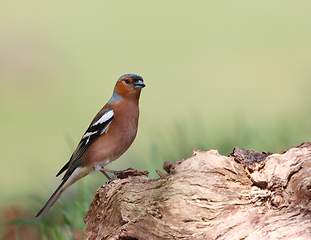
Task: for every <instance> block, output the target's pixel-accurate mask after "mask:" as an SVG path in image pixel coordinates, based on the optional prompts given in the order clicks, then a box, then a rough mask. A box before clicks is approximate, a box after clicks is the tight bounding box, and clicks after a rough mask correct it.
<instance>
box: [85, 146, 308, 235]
mask: <svg viewBox="0 0 311 240" xmlns="http://www.w3.org/2000/svg"><path fill="white" fill-rule="evenodd" d="M164 170H166V172H167V174H163V173H161V172H160V171H158V173H159V175H160V178H159V179H149V178H147V177H145V176H129V177H127V178H124V179H117V180H114V181H112V182H111V183H109V184H108V185H104V186H102V187H100V188H99V189H98V190H97V192H96V195H95V197H94V199H93V201H92V203H91V205H90V208H89V210H88V212H87V213H86V216H85V218H84V222H85V224H86V233H85V238H86V239H89V240H91V239H123V240H124V239H139V240H145V239H148V240H153V239H155V240H156V239H230V240H232V239H233V240H234V239H247V240H250V239H263V240H265V239H311V212H310V211H311V204H310V199H311V143H303V144H301V145H299V146H295V147H292V148H290V149H289V150H287V151H285V152H283V153H282V154H271V153H264V152H254V151H251V150H250V151H247V150H244V149H240V148H235V149H234V150H233V152H232V153H231V154H230V155H229V156H222V155H220V154H219V153H218V152H217V151H216V150H210V151H207V152H202V151H199V150H194V152H193V155H192V156H191V157H190V158H188V159H180V160H176V161H175V162H173V163H169V162H165V164H164Z"/></svg>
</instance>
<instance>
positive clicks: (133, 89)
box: [109, 74, 146, 102]
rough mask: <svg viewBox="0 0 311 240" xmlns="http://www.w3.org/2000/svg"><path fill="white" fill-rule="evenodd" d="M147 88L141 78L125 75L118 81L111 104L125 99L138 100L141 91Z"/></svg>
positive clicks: (134, 75)
mask: <svg viewBox="0 0 311 240" xmlns="http://www.w3.org/2000/svg"><path fill="white" fill-rule="evenodd" d="M145 86H146V85H145V84H144V80H143V78H142V77H141V76H138V75H136V74H125V75H123V76H121V77H120V78H119V79H118V81H117V83H116V86H115V87H114V92H113V95H112V97H111V99H110V101H109V102H119V101H120V100H122V99H123V98H134V99H137V100H138V99H139V96H140V91H141V89H142V88H143V87H145Z"/></svg>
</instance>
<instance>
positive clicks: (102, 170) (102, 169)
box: [99, 168, 111, 180]
mask: <svg viewBox="0 0 311 240" xmlns="http://www.w3.org/2000/svg"><path fill="white" fill-rule="evenodd" d="M105 170H107V169H105V168H101V169H99V171H101V172H102V173H103V174H104V175H105V176H106V178H108V180H110V179H111V178H110V177H109V175H108V174H107V173H106V171H105Z"/></svg>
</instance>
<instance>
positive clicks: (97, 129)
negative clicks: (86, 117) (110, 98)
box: [56, 108, 114, 179]
mask: <svg viewBox="0 0 311 240" xmlns="http://www.w3.org/2000/svg"><path fill="white" fill-rule="evenodd" d="M113 118H114V112H113V110H112V109H111V108H108V109H103V110H102V111H100V112H99V113H98V114H97V115H96V117H95V118H94V120H93V122H92V123H91V125H90V126H89V128H88V129H87V130H86V132H85V133H84V135H83V136H82V138H81V140H80V142H79V144H78V146H77V148H76V150H75V151H74V152H73V154H72V155H71V158H70V160H69V161H68V162H67V163H66V165H65V166H64V167H63V168H62V169H61V170H60V171H59V172H58V173H57V175H56V176H59V175H60V174H62V173H63V172H64V171H65V170H66V169H68V170H67V172H66V174H65V175H64V177H63V179H64V178H65V177H66V176H67V175H70V174H71V172H72V171H73V170H74V169H75V168H76V167H78V166H79V165H80V164H81V163H79V162H78V160H79V159H80V157H81V156H82V154H83V153H84V152H85V151H86V150H87V149H88V148H89V147H90V146H91V144H92V143H93V142H94V141H95V140H96V139H97V138H98V137H99V136H100V135H102V134H104V133H105V132H106V131H107V130H108V127H109V125H110V123H111V121H112V120H113ZM72 166H74V169H71V168H72ZM70 169H71V171H69V170H70Z"/></svg>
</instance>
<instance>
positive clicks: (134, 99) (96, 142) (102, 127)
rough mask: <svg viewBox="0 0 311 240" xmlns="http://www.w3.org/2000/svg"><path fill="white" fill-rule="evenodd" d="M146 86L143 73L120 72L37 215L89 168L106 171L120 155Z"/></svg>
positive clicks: (134, 124) (132, 135) (133, 128)
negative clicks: (57, 182)
mask: <svg viewBox="0 0 311 240" xmlns="http://www.w3.org/2000/svg"><path fill="white" fill-rule="evenodd" d="M143 87H145V84H144V82H143V79H142V77H140V76H138V75H135V74H126V75H123V76H121V77H120V78H119V79H118V81H117V83H116V85H115V87H114V91H113V94H112V97H111V98H110V100H109V101H108V103H106V105H105V106H104V107H103V108H102V109H101V110H100V111H99V112H98V113H97V115H96V116H95V117H94V119H93V121H92V122H91V124H90V126H89V128H88V129H87V130H86V132H85V133H84V135H83V136H82V138H81V140H80V142H79V144H78V146H77V148H76V150H75V151H74V152H73V154H72V155H71V158H70V160H69V161H68V162H67V163H66V164H65V166H64V167H63V168H62V169H61V170H60V171H59V172H58V173H57V175H56V176H59V175H60V174H62V173H63V172H64V171H66V173H65V175H64V176H63V178H62V182H61V184H60V186H59V187H58V188H57V189H56V191H55V192H54V193H53V195H52V196H51V198H50V199H49V200H48V201H47V202H46V204H45V205H44V206H43V208H42V209H41V210H40V212H39V213H38V214H37V215H36V217H37V218H41V217H42V216H43V215H44V214H45V213H46V212H47V211H48V210H49V209H50V207H51V206H52V205H53V204H54V203H55V202H56V201H57V199H58V198H59V197H60V196H61V194H62V193H63V192H64V190H65V189H67V188H68V187H69V186H71V185H72V184H74V183H75V182H76V181H77V180H79V179H81V178H83V177H85V176H86V175H88V174H89V173H91V172H94V171H101V172H103V173H104V174H105V175H106V176H107V177H108V178H109V176H108V175H107V174H106V173H105V171H108V170H107V169H104V166H105V165H107V164H108V163H110V162H112V161H114V160H116V159H117V158H119V157H120V156H121V155H122V154H123V153H124V152H125V151H126V150H127V149H128V148H129V147H130V146H131V144H132V143H133V141H134V139H135V137H136V133H137V126H138V117H139V107H138V101H139V96H140V92H141V89H142V88H143Z"/></svg>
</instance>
